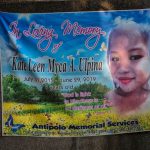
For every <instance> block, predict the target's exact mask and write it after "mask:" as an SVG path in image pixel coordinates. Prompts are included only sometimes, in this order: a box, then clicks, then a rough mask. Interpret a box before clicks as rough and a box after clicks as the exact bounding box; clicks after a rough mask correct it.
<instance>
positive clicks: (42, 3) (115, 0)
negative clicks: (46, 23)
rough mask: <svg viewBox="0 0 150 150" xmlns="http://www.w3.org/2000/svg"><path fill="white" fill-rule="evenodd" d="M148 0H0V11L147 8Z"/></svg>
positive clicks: (149, 3) (149, 2)
mask: <svg viewBox="0 0 150 150" xmlns="http://www.w3.org/2000/svg"><path fill="white" fill-rule="evenodd" d="M149 7H150V1H149V0H142V1H141V0H134V1H131V0H122V1H121V0H9V1H8V0H0V11H9V12H10V11H12V12H56V11H59V12H60V11H63V12H64V11H97V10H112V9H113V10H119V9H142V8H149Z"/></svg>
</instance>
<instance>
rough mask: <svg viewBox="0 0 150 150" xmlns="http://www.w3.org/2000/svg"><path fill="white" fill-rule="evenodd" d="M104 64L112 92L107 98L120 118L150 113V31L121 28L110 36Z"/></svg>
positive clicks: (134, 26)
mask: <svg viewBox="0 0 150 150" xmlns="http://www.w3.org/2000/svg"><path fill="white" fill-rule="evenodd" d="M107 62H108V67H109V70H110V73H111V77H112V81H113V83H114V89H113V90H112V91H110V92H108V93H107V94H106V98H107V99H108V100H111V101H112V103H113V107H114V109H115V111H116V112H117V113H118V114H120V115H128V114H137V113H143V112H148V111H150V86H149V79H150V31H149V30H148V27H144V26H142V25H140V24H137V23H129V24H122V25H118V26H117V27H115V28H114V29H113V30H112V31H111V32H110V34H109V38H108V51H107Z"/></svg>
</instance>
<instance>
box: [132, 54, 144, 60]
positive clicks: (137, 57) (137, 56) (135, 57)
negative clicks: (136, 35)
mask: <svg viewBox="0 0 150 150" xmlns="http://www.w3.org/2000/svg"><path fill="white" fill-rule="evenodd" d="M142 57H143V56H142V55H133V56H130V60H138V59H141V58H142Z"/></svg>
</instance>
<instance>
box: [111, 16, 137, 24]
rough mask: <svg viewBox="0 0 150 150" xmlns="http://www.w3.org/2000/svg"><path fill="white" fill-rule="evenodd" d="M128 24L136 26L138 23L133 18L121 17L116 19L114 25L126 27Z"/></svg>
mask: <svg viewBox="0 0 150 150" xmlns="http://www.w3.org/2000/svg"><path fill="white" fill-rule="evenodd" d="M126 24H128V25H129V24H136V22H135V21H134V20H133V18H128V19H125V18H122V17H121V16H118V17H116V18H115V19H114V25H126Z"/></svg>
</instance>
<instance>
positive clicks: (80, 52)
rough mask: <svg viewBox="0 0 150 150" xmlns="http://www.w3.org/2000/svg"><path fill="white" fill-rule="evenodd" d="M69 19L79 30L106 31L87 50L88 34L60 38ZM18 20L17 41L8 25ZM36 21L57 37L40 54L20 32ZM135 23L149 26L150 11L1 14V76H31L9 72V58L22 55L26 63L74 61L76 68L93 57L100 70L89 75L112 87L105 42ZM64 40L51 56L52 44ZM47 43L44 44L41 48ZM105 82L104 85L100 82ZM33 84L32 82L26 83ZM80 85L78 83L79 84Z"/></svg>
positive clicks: (34, 45) (84, 74)
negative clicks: (123, 26) (119, 29)
mask: <svg viewBox="0 0 150 150" xmlns="http://www.w3.org/2000/svg"><path fill="white" fill-rule="evenodd" d="M65 20H69V21H70V23H72V24H73V23H74V22H78V24H79V25H80V26H82V27H99V28H102V30H103V31H105V32H106V36H103V35H101V37H100V39H99V41H98V43H97V45H96V46H95V48H94V49H92V50H89V49H88V48H87V46H86V45H85V41H86V40H87V39H88V38H89V36H90V35H78V36H73V34H72V32H71V33H70V34H67V35H65V36H63V31H64V30H63V29H61V24H62V23H63V22H64V21H65ZM14 21H18V25H17V28H19V30H20V32H21V33H22V37H21V38H20V39H16V38H15V37H14V36H13V35H11V34H9V32H10V31H11V29H10V28H9V25H10V24H11V22H14ZM32 22H36V23H37V25H38V26H44V27H45V28H47V29H54V33H55V34H57V35H58V38H57V39H55V38H53V40H52V42H51V44H50V46H49V47H48V49H47V50H46V51H45V52H41V51H40V50H39V49H38V46H37V44H38V40H37V39H33V38H32V37H26V36H25V35H24V34H23V30H27V29H28V28H29V25H30V23H32ZM133 22H134V23H138V24H142V25H143V24H144V25H147V26H149V23H150V11H149V10H135V11H110V12H73V13H47V14H44V13H41V14H40V13H39V14H34V13H33V14H21V13H2V12H1V13H0V27H1V30H0V40H1V51H2V71H3V72H2V73H3V74H4V75H6V74H10V73H13V74H16V75H17V76H18V77H20V79H21V80H23V79H24V77H25V76H33V74H32V73H29V72H27V71H24V72H23V71H22V72H19V71H12V69H11V57H12V56H17V55H18V54H21V57H23V58H24V59H25V60H27V59H29V58H31V59H32V60H33V62H41V63H42V62H43V63H46V61H47V60H48V59H49V58H55V59H56V60H57V61H58V62H67V63H69V62H70V61H69V59H73V60H74V62H75V67H78V65H79V58H80V57H87V58H90V57H93V58H94V60H95V61H103V62H104V67H103V69H104V70H103V71H101V72H100V71H97V72H91V73H89V76H96V77H97V81H96V82H100V83H102V84H106V85H107V86H109V87H112V83H111V78H110V74H109V70H108V68H107V62H106V52H107V39H108V34H109V32H110V30H111V29H112V28H113V27H115V26H117V25H120V24H122V23H133ZM60 41H63V44H62V46H61V47H60V48H59V49H58V51H57V52H56V53H52V47H53V45H54V44H57V43H59V42H60ZM94 41H95V39H93V40H91V42H90V43H89V45H93V43H94ZM45 44H47V43H46V42H45V43H43V46H45ZM52 75H53V74H52V73H36V76H37V77H46V78H47V77H52ZM59 75H60V77H61V78H74V77H79V76H80V77H83V76H87V75H86V73H84V72H79V71H76V72H75V73H68V72H66V73H60V74H59ZM104 80H105V83H104V82H103V81H104ZM28 84H33V83H28ZM80 84H81V83H80Z"/></svg>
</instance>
